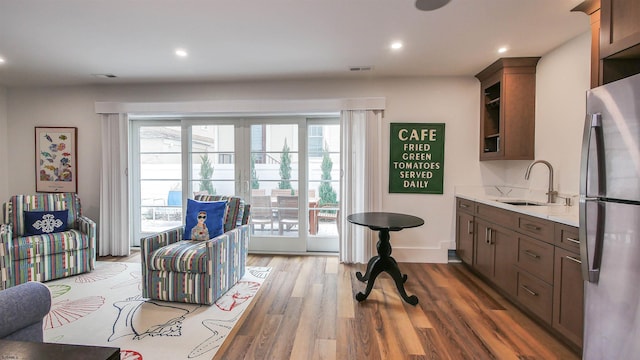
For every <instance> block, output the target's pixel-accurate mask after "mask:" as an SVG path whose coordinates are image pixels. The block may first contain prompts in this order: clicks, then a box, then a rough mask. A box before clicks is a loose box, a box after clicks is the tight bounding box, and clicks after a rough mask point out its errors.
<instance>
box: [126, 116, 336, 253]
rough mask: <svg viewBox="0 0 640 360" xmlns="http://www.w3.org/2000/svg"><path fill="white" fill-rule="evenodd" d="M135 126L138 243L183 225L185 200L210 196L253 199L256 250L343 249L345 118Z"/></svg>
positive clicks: (138, 123)
mask: <svg viewBox="0 0 640 360" xmlns="http://www.w3.org/2000/svg"><path fill="white" fill-rule="evenodd" d="M133 124H134V125H133V127H132V134H133V145H134V146H133V147H132V148H133V149H134V156H133V159H132V162H133V163H134V164H136V165H137V166H134V167H133V168H134V169H136V170H135V171H134V174H133V175H134V176H133V179H134V181H133V182H134V183H133V184H132V189H133V191H132V192H133V195H134V196H132V198H133V201H134V209H136V211H135V213H136V214H135V217H136V219H137V220H136V221H134V223H135V225H134V239H136V241H138V239H139V238H140V237H142V236H145V235H147V234H152V233H154V232H157V231H161V230H164V229H168V228H171V227H174V226H179V225H180V224H182V221H183V214H184V210H185V209H184V206H185V204H186V199H187V198H193V197H194V196H195V195H196V194H198V193H206V194H217V195H235V196H240V197H242V198H243V199H245V201H246V202H248V203H249V204H251V215H252V216H251V225H252V230H251V231H252V238H251V243H250V245H249V250H250V251H252V252H285V253H286V252H308V251H314V252H315V251H323V252H337V250H338V231H339V229H338V224H339V222H338V221H337V216H338V215H339V211H338V202H339V200H338V196H337V194H339V188H338V186H339V175H340V169H339V164H340V153H339V139H340V127H339V122H338V118H337V117H329V118H319V117H315V118H309V117H290V116H288V117H251V118H226V119H223V118H207V119H182V120H162V121H149V120H144V121H134V122H133ZM301 159H302V160H301Z"/></svg>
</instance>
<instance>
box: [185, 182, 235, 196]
mask: <svg viewBox="0 0 640 360" xmlns="http://www.w3.org/2000/svg"><path fill="white" fill-rule="evenodd" d="M235 184H236V182H235V181H234V180H210V181H206V180H200V181H192V182H191V188H192V189H193V194H191V195H193V196H189V197H190V198H194V197H195V196H196V194H207V195H229V196H233V195H235V194H236V191H235Z"/></svg>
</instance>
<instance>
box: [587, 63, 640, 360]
mask: <svg viewBox="0 0 640 360" xmlns="http://www.w3.org/2000/svg"><path fill="white" fill-rule="evenodd" d="M580 182H581V184H580V241H581V244H580V246H581V248H580V252H581V254H580V255H581V259H582V272H583V277H584V280H585V304H584V305H585V306H584V312H585V315H584V321H585V322H584V342H583V359H587V360H593V359H597V360H602V359H607V360H615V359H625V360H626V359H640V74H639V75H635V76H632V77H628V78H626V79H622V80H619V81H615V82H612V83H609V84H606V85H603V86H601V87H598V88H595V89H592V90H590V91H588V92H587V116H586V122H585V130H584V138H583V148H582V164H581V179H580Z"/></svg>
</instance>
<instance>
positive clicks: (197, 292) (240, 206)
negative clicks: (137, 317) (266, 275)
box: [140, 195, 251, 305]
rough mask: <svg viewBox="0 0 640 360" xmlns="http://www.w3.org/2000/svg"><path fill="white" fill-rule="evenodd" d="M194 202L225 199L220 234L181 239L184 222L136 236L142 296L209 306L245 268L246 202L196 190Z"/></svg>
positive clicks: (247, 207)
mask: <svg viewBox="0 0 640 360" xmlns="http://www.w3.org/2000/svg"><path fill="white" fill-rule="evenodd" d="M195 200H199V201H221V200H226V201H227V202H228V203H227V210H226V214H225V218H224V233H223V234H222V235H220V236H217V237H215V238H213V239H210V240H205V241H198V240H183V239H182V237H183V234H184V226H180V227H178V228H173V229H170V230H167V231H163V232H161V233H158V234H155V235H152V236H148V237H145V238H142V239H141V240H140V252H141V258H142V259H141V260H142V296H143V297H145V298H151V299H156V300H163V301H175V302H186V303H194V304H206V305H211V304H213V303H214V302H215V301H216V300H218V299H219V298H220V297H221V296H222V295H223V294H224V293H225V292H227V291H228V290H229V289H230V288H231V287H232V286H233V285H235V284H236V283H237V282H238V280H240V279H241V278H242V276H243V275H244V272H245V267H246V261H247V249H248V244H249V237H250V233H251V232H250V230H249V225H248V223H249V214H250V205H249V204H245V203H244V202H243V201H242V200H241V199H240V198H238V197H228V196H215V195H197V196H196V198H195Z"/></svg>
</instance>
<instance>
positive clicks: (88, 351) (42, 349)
mask: <svg viewBox="0 0 640 360" xmlns="http://www.w3.org/2000/svg"><path fill="white" fill-rule="evenodd" d="M0 359H12V360H13V359H18V360H39V359H42V360H45V359H46V360H58V359H60V360H76V359H77V360H86V359H92V360H103V359H104V360H119V359H120V348H114V347H104V346H83V345H69V344H56V343H39V342H27V341H13V340H1V339H0Z"/></svg>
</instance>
